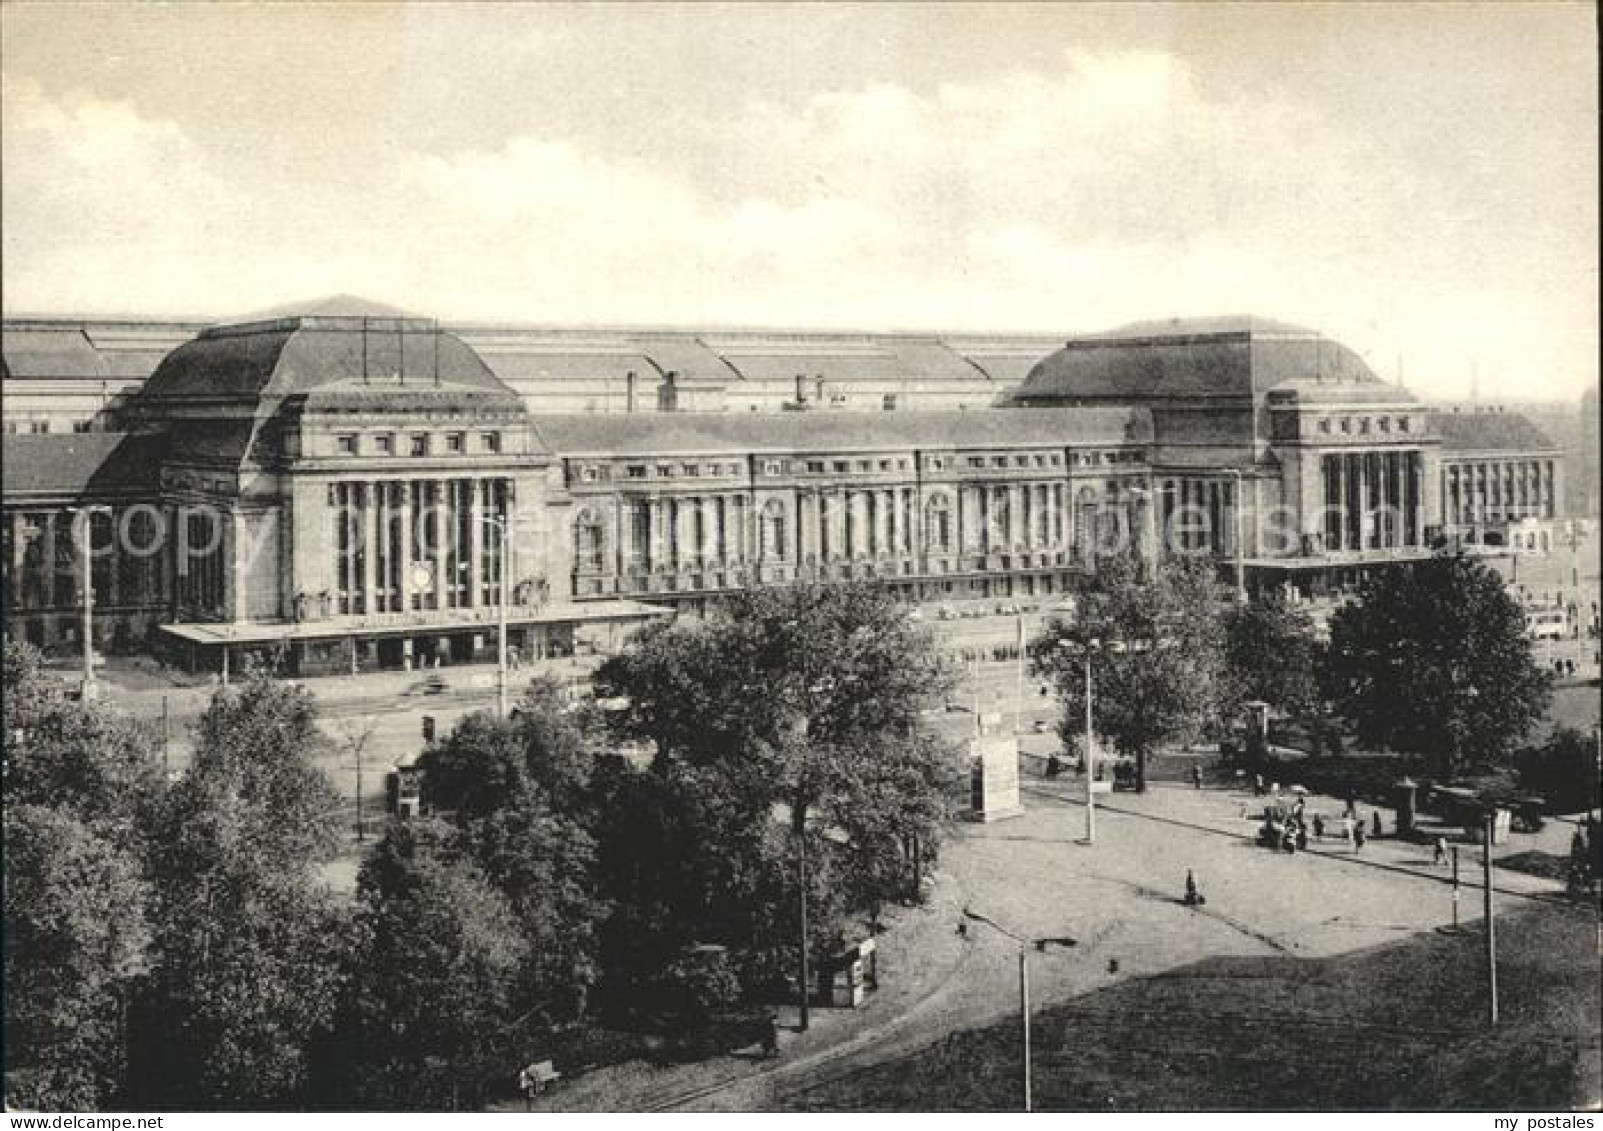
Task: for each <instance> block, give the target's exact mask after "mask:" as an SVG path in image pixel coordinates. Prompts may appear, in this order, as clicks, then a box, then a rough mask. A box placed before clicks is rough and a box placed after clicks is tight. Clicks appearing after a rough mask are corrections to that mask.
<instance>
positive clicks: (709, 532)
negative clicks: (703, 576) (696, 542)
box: [701, 495, 722, 566]
mask: <svg viewBox="0 0 1603 1131" xmlns="http://www.w3.org/2000/svg"><path fill="white" fill-rule="evenodd" d="M719 542H720V538H719V529H718V497H717V496H716V495H703V496H702V498H701V559H702V561H703V562H704V563H705V564H706V565H707V566H713V565H715V564H716V563H717V562H718V560H719V558H720V557H721V556H722V555H721V554H720V553H719V549H720V546H719Z"/></svg>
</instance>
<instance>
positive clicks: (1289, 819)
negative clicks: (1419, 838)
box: [1258, 796, 1382, 853]
mask: <svg viewBox="0 0 1603 1131" xmlns="http://www.w3.org/2000/svg"><path fill="white" fill-rule="evenodd" d="M1371 818H1372V820H1371V821H1370V822H1366V821H1365V820H1364V816H1363V814H1361V813H1359V812H1358V806H1357V801H1356V798H1354V797H1352V796H1349V797H1348V801H1347V808H1346V809H1345V810H1344V811H1343V813H1342V815H1341V820H1340V826H1339V827H1340V829H1341V839H1342V840H1343V841H1344V842H1346V845H1347V847H1348V848H1349V849H1351V850H1352V851H1354V852H1361V851H1363V847H1364V844H1365V842H1366V841H1368V840H1369V837H1370V836H1371V830H1373V835H1374V836H1376V837H1378V836H1380V835H1381V829H1382V824H1381V816H1380V812H1379V811H1378V810H1377V811H1375V812H1374V813H1372V814H1371ZM1329 831H1330V827H1329V824H1328V822H1327V821H1326V820H1325V818H1324V816H1323V815H1322V814H1319V813H1309V812H1308V803H1307V800H1306V799H1305V798H1303V797H1300V796H1299V797H1298V798H1297V800H1296V801H1295V802H1293V803H1292V805H1291V807H1290V808H1289V809H1287V808H1285V807H1284V806H1281V805H1279V804H1274V805H1270V806H1268V807H1267V808H1266V809H1265V810H1264V823H1263V825H1262V826H1261V827H1260V828H1259V830H1258V841H1259V843H1260V844H1263V845H1265V846H1266V847H1270V848H1278V849H1280V851H1282V852H1287V853H1296V852H1306V851H1307V849H1308V841H1309V835H1310V833H1312V839H1314V840H1316V841H1323V840H1324V839H1325V836H1326V833H1327V832H1329Z"/></svg>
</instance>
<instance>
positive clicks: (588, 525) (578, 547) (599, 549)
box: [573, 507, 607, 573]
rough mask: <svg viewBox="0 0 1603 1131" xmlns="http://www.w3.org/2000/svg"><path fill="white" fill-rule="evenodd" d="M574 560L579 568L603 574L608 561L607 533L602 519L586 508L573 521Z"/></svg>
mask: <svg viewBox="0 0 1603 1131" xmlns="http://www.w3.org/2000/svg"><path fill="white" fill-rule="evenodd" d="M573 559H574V562H575V563H576V564H577V565H578V567H579V568H580V569H582V570H587V571H590V572H594V573H599V572H601V570H602V569H604V568H605V566H606V561H607V532H606V528H605V527H604V526H602V524H601V518H600V516H598V515H597V514H596V512H595V511H593V510H591V509H590V508H589V507H586V508H585V509H584V510H582V511H580V512H579V513H578V515H577V516H575V518H574V520H573Z"/></svg>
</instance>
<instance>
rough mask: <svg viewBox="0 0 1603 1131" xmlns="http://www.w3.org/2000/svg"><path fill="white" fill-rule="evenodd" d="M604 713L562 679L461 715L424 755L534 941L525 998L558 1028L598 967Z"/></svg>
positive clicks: (428, 779) (443, 797)
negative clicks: (572, 698)
mask: <svg viewBox="0 0 1603 1131" xmlns="http://www.w3.org/2000/svg"><path fill="white" fill-rule="evenodd" d="M597 742H598V739H597V735H596V733H595V724H594V719H593V718H592V716H591V714H590V713H589V712H588V711H584V710H574V709H572V707H571V705H570V704H569V703H568V702H567V701H566V698H565V696H564V695H563V692H562V688H561V687H560V686H559V685H558V684H557V683H555V682H554V681H552V680H535V681H534V682H533V683H531V685H530V686H529V688H528V690H527V691H526V692H525V694H524V696H523V698H522V699H521V700H520V701H519V702H518V704H517V709H516V711H515V712H514V717H513V718H511V719H508V720H500V719H496V718H493V717H491V716H490V715H488V714H478V715H472V716H469V717H468V718H466V719H464V720H462V722H461V723H460V724H458V726H457V727H456V728H455V729H454V730H452V732H451V733H450V734H448V735H447V736H445V738H444V739H443V740H442V741H441V742H440V743H439V744H438V745H436V746H435V747H433V748H432V749H431V750H429V751H428V753H427V754H426V755H425V756H424V759H423V763H422V764H423V768H424V771H425V773H424V783H425V784H424V788H425V790H426V791H427V793H428V796H429V800H430V802H431V804H433V805H434V806H435V807H437V808H439V809H442V810H446V811H449V812H451V813H452V814H453V815H454V817H455V820H456V822H457V827H458V828H459V830H460V833H461V839H460V843H459V848H460V850H461V851H462V852H463V853H465V854H466V855H467V856H468V857H469V858H470V859H471V860H472V861H473V862H474V863H475V864H476V865H477V866H478V867H479V868H480V869H481V870H482V871H483V873H484V875H485V876H486V877H487V878H488V880H489V882H490V883H491V884H493V885H494V886H495V888H496V890H497V891H499V892H500V893H501V894H502V895H503V896H504V897H505V898H506V899H507V901H508V904H509V906H510V907H511V908H512V911H513V913H514V915H515V916H516V918H517V921H518V924H519V929H520V933H521V936H522V939H523V941H524V943H525V944H526V948H527V956H528V957H527V962H526V964H525V968H524V971H523V978H522V981H521V984H520V988H519V1001H520V1004H521V1006H522V1007H523V1008H524V1009H525V1010H526V1011H528V1012H529V1013H531V1015H532V1016H533V1017H535V1018H538V1019H540V1020H541V1021H543V1022H544V1023H545V1024H546V1025H547V1026H548V1027H550V1026H556V1025H560V1024H562V1023H564V1022H566V1021H568V1020H572V1019H574V1018H576V1017H578V1016H580V1015H581V1014H582V1013H583V1012H584V1010H585V1007H586V1003H587V997H588V991H589V988H590V986H591V985H592V984H593V983H594V982H595V981H596V979H597V977H598V976H599V969H598V966H597V963H596V958H595V949H596V938H595V928H596V925H597V924H598V923H599V922H601V921H602V920H603V919H604V918H605V916H606V912H607V907H606V904H605V902H604V901H603V900H601V899H600V898H598V897H597V895H596V885H595V880H594V875H593V871H594V866H595V851H596V849H595V840H594V837H593V835H592V833H591V825H592V824H593V822H594V819H595V815H594V803H593V799H592V797H591V784H590V778H591V774H592V770H593V766H594V763H595V759H596V753H595V749H596V746H597Z"/></svg>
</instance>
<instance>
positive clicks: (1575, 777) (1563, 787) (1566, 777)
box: [1514, 727, 1598, 813]
mask: <svg viewBox="0 0 1603 1131" xmlns="http://www.w3.org/2000/svg"><path fill="white" fill-rule="evenodd" d="M1514 766H1515V770H1516V772H1517V773H1518V774H1519V784H1520V788H1521V789H1522V790H1524V791H1526V792H1528V793H1536V794H1540V795H1541V796H1542V797H1543V798H1544V799H1546V801H1547V809H1548V811H1549V812H1551V813H1577V812H1580V811H1582V810H1587V809H1592V808H1594V807H1596V806H1597V805H1598V774H1597V753H1596V747H1595V740H1594V739H1591V738H1588V737H1587V736H1586V735H1584V734H1582V733H1581V732H1580V731H1578V730H1574V729H1572V728H1570V727H1560V728H1559V729H1558V730H1555V731H1554V732H1553V735H1552V737H1551V738H1549V739H1548V740H1547V742H1546V743H1544V744H1543V745H1541V746H1533V747H1529V748H1527V749H1525V750H1522V751H1520V753H1519V754H1518V755H1517V756H1516V757H1515V761H1514Z"/></svg>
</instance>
